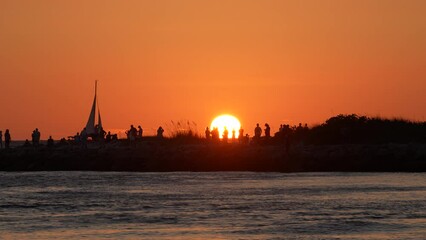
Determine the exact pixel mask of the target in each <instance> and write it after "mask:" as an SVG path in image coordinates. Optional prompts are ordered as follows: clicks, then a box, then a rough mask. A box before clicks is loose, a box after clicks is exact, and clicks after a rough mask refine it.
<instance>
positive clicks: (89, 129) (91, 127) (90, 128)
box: [86, 81, 102, 135]
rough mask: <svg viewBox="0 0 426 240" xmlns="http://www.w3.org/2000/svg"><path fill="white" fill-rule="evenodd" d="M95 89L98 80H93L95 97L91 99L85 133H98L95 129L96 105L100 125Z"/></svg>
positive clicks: (99, 119)
mask: <svg viewBox="0 0 426 240" xmlns="http://www.w3.org/2000/svg"><path fill="white" fill-rule="evenodd" d="M97 90H98V81H95V98H94V99H93V104H92V110H91V111H90V115H89V120H87V124H86V133H87V135H96V134H98V133H97V132H96V129H95V122H96V107H98V125H99V127H102V122H101V112H100V111H99V104H98V100H97Z"/></svg>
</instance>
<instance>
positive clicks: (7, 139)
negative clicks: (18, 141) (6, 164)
mask: <svg viewBox="0 0 426 240" xmlns="http://www.w3.org/2000/svg"><path fill="white" fill-rule="evenodd" d="M11 139H12V138H11V137H10V132H9V129H6V132H5V133H4V147H5V148H9V147H10V141H11Z"/></svg>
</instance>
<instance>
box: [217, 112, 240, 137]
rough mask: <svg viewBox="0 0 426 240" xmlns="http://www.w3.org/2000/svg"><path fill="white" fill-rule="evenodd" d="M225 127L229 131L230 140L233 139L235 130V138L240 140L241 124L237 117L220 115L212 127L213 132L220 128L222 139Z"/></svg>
mask: <svg viewBox="0 0 426 240" xmlns="http://www.w3.org/2000/svg"><path fill="white" fill-rule="evenodd" d="M225 127H226V129H227V130H228V138H232V130H235V137H236V138H238V130H239V129H240V127H241V123H240V121H239V120H238V119H237V118H236V117H234V116H232V115H228V114H224V115H220V116H218V117H216V118H215V119H214V120H213V121H212V123H211V125H210V129H211V130H213V129H214V128H218V130H219V136H220V138H222V136H223V131H224V130H225Z"/></svg>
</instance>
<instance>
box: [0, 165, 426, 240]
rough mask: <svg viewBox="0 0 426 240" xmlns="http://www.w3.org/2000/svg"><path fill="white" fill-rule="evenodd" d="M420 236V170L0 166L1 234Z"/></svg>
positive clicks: (423, 221)
mask: <svg viewBox="0 0 426 240" xmlns="http://www.w3.org/2000/svg"><path fill="white" fill-rule="evenodd" d="M85 238H86V239H425V238H426V174H425V173H294V174H284V173H250V172H227V173H224V172H214V173H189V172H188V173H187V172H182V173H180V172H177V173H100V172H31V173H25V172H23V173H5V172H0V239H85Z"/></svg>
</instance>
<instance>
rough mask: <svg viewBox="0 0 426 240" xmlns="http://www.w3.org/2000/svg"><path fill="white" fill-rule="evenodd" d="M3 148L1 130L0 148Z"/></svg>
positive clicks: (1, 133) (0, 132) (0, 133)
mask: <svg viewBox="0 0 426 240" xmlns="http://www.w3.org/2000/svg"><path fill="white" fill-rule="evenodd" d="M2 148H3V132H2V131H0V149H2Z"/></svg>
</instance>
